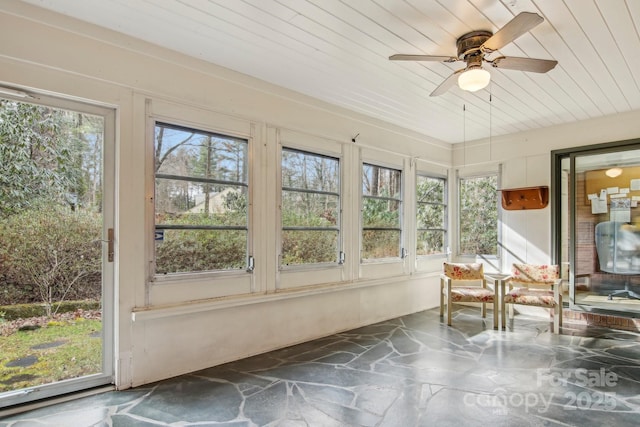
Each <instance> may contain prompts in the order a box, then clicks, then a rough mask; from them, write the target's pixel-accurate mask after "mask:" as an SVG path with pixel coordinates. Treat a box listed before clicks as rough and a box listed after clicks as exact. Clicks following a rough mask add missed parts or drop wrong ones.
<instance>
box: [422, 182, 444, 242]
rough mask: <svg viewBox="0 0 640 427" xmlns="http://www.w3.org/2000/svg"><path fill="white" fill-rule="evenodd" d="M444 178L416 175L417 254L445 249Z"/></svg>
mask: <svg viewBox="0 0 640 427" xmlns="http://www.w3.org/2000/svg"><path fill="white" fill-rule="evenodd" d="M445 182H446V181H445V180H444V179H440V178H432V177H427V176H420V175H419V176H418V179H417V185H416V200H417V212H416V225H417V247H416V254H417V255H431V254H441V253H444V251H445V241H446V231H445V230H446V228H447V227H446V213H447V211H446V205H445V194H446V192H445Z"/></svg>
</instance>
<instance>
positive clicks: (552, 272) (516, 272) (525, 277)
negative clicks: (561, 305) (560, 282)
mask: <svg viewBox="0 0 640 427" xmlns="http://www.w3.org/2000/svg"><path fill="white" fill-rule="evenodd" d="M559 274H560V269H559V268H558V266H557V265H546V264H543V265H534V264H513V268H512V270H511V280H510V281H512V282H518V283H549V284H552V283H554V282H555V281H556V280H557V279H558V278H559V277H560V276H559Z"/></svg>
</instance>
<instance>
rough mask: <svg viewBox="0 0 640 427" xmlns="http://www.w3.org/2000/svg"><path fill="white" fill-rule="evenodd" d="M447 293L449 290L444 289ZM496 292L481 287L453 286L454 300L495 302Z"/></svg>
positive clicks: (452, 299) (452, 296)
mask: <svg viewBox="0 0 640 427" xmlns="http://www.w3.org/2000/svg"><path fill="white" fill-rule="evenodd" d="M443 292H444V293H445V294H446V293H447V290H446V289H443ZM493 297H494V293H493V291H492V290H490V289H486V288H480V287H463V286H456V287H454V288H451V301H453V302H493Z"/></svg>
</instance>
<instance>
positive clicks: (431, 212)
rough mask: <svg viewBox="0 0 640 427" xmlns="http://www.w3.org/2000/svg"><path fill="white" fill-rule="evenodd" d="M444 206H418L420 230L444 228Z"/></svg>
mask: <svg viewBox="0 0 640 427" xmlns="http://www.w3.org/2000/svg"><path fill="white" fill-rule="evenodd" d="M444 212H445V207H444V205H431V204H421V205H418V216H417V221H418V229H423V228H444Z"/></svg>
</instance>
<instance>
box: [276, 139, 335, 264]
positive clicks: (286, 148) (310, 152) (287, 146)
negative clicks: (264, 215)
mask: <svg viewBox="0 0 640 427" xmlns="http://www.w3.org/2000/svg"><path fill="white" fill-rule="evenodd" d="M285 151H288V152H295V153H299V154H303V155H309V156H314V157H320V158H326V159H330V160H335V161H336V162H337V165H338V182H337V183H336V184H337V185H336V188H337V190H338V192H337V193H333V192H327V191H320V190H308V189H297V188H293V187H285V186H284V185H283V180H282V175H283V174H282V171H283V168H282V161H283V158H284V154H283V153H284V152H285ZM279 159H280V162H279V168H278V173H279V178H280V179H279V181H278V182H279V184H280V185H279V190H280V191H279V199H280V200H279V201H280V206H281V207H282V205H283V194H284V192H285V191H290V192H304V193H311V194H323V195H332V196H336V197H337V198H338V203H337V207H336V213H337V218H336V226H335V227H298V226H288V227H287V226H284V225H283V218H282V208H281V209H280V215H279V222H278V223H279V225H280V238H279V239H278V240H279V243H278V244H279V252H278V253H279V254H280V256H279V257H278V269H279V270H301V269H319V268H320V269H321V268H331V267H334V266H340V265H342V264H344V250H343V231H342V211H343V208H342V203H343V202H342V198H343V195H342V192H343V188H342V184H343V183H342V181H343V180H342V169H343V167H342V166H343V162H342V158H341V157H340V156H338V155H335V154H334V155H331V154H327V153H322V152H320V151H319V150H314V149H313V148H309V147H305V148H299V147H295V146H293V145H290V144H284V145H282V147H281V149H280V157H279ZM284 231H336V232H337V243H336V254H335V255H336V256H335V259H334V261H330V262H314V263H303V264H291V265H289V264H285V263H284V262H283V257H284V255H283V248H282V244H283V235H284Z"/></svg>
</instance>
